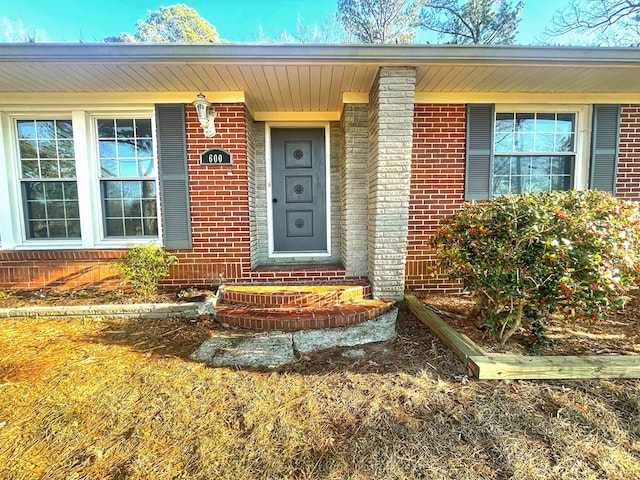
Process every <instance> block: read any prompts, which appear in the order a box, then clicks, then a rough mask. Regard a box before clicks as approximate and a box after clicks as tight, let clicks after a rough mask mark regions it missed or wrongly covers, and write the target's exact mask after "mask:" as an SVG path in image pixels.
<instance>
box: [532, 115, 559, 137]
mask: <svg viewBox="0 0 640 480" xmlns="http://www.w3.org/2000/svg"><path fill="white" fill-rule="evenodd" d="M555 123H556V114H555V113H538V115H537V118H536V132H539V133H553V132H555V128H556V126H555Z"/></svg>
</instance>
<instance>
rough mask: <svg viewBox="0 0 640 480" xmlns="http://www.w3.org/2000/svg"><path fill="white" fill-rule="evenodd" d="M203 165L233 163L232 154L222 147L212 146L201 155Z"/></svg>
mask: <svg viewBox="0 0 640 480" xmlns="http://www.w3.org/2000/svg"><path fill="white" fill-rule="evenodd" d="M200 164H201V165H231V154H230V153H229V152H227V151H226V150H222V149H221V148H212V149H211V150H207V151H206V152H204V153H203V154H202V155H200Z"/></svg>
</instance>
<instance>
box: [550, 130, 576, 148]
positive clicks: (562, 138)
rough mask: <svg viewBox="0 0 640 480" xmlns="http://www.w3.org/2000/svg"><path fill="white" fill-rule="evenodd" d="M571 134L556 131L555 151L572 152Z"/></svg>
mask: <svg viewBox="0 0 640 480" xmlns="http://www.w3.org/2000/svg"><path fill="white" fill-rule="evenodd" d="M573 138H574V137H573V135H572V134H570V133H567V134H565V133H558V134H556V137H555V146H554V147H555V149H554V151H555V152H573V150H574V148H573Z"/></svg>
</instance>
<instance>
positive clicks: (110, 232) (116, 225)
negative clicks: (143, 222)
mask: <svg viewBox="0 0 640 480" xmlns="http://www.w3.org/2000/svg"><path fill="white" fill-rule="evenodd" d="M106 224H107V231H106V234H107V237H124V223H123V219H122V218H117V219H109V218H107V222H106Z"/></svg>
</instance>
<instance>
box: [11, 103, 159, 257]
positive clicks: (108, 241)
mask: <svg viewBox="0 0 640 480" xmlns="http://www.w3.org/2000/svg"><path fill="white" fill-rule="evenodd" d="M61 118H66V119H68V118H71V120H72V122H73V139H74V148H75V159H76V181H77V185H78V201H79V209H80V228H81V238H74V239H28V238H27V235H26V225H25V215H24V205H23V201H22V195H21V187H20V175H19V172H20V155H19V148H18V139H17V130H16V122H17V120H23V119H24V120H27V119H34V120H40V119H41V120H44V119H61ZM98 118H148V119H151V128H152V135H153V145H154V147H153V157H154V159H153V161H154V167H155V177H154V178H153V180H154V181H155V184H156V203H157V212H158V236H157V237H117V238H116V237H113V238H107V237H106V236H105V234H104V218H103V211H102V195H101V190H100V158H99V154H98V148H99V147H98V133H97V119H98ZM0 138H1V139H2V145H3V148H2V149H1V150H0V202H1V204H2V205H5V206H6V207H4V208H0V239H1V240H0V241H1V243H0V248H2V249H3V250H14V249H15V250H55V249H100V248H124V247H128V246H131V245H149V244H160V243H161V241H162V214H161V210H160V184H159V165H158V151H157V150H158V139H157V138H156V119H155V112H154V109H153V107H152V106H149V107H140V106H131V107H123V108H122V109H120V108H118V109H114V108H112V107H111V108H104V107H99V106H82V107H77V108H73V109H67V110H62V109H60V108H46V107H43V108H41V109H39V110H38V112H37V113H35V112H33V111H29V110H28V109H25V111H16V112H2V113H0ZM7 207H8V208H7Z"/></svg>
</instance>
